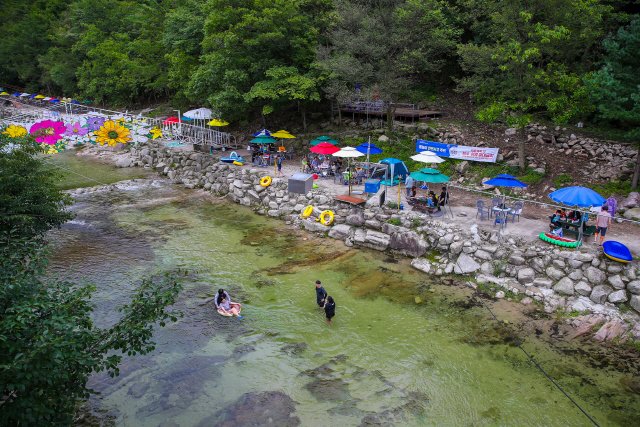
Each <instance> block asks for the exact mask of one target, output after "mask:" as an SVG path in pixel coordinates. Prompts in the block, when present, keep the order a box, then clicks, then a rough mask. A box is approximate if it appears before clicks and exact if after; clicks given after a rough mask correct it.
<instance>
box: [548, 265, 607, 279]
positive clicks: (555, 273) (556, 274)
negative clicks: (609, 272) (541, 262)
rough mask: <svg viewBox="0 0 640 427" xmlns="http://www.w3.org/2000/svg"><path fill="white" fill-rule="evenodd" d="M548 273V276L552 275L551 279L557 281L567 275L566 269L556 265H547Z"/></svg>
mask: <svg viewBox="0 0 640 427" xmlns="http://www.w3.org/2000/svg"><path fill="white" fill-rule="evenodd" d="M546 273H547V276H549V277H551V279H553V280H555V281H558V280H560V279H562V278H563V277H564V276H565V274H564V271H562V270H558V269H557V268H555V267H547V270H546ZM603 274H604V273H603Z"/></svg>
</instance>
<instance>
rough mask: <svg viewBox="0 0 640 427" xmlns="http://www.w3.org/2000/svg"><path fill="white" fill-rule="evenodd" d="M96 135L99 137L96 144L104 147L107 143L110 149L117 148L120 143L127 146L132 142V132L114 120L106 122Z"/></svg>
mask: <svg viewBox="0 0 640 427" xmlns="http://www.w3.org/2000/svg"><path fill="white" fill-rule="evenodd" d="M95 134H96V136H97V138H96V142H98V143H100V145H104V143H105V142H106V143H107V144H108V145H109V146H110V147H115V146H116V144H117V143H118V142H120V143H122V144H126V143H127V142H129V141H130V140H131V137H130V135H131V131H129V129H127V128H126V127H124V126H122V125H120V124H118V123H116V122H114V121H113V120H108V121H106V122H104V124H103V125H102V127H100V130H97V131H96V132H95Z"/></svg>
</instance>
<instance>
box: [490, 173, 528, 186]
mask: <svg viewBox="0 0 640 427" xmlns="http://www.w3.org/2000/svg"><path fill="white" fill-rule="evenodd" d="M483 184H486V185H495V186H498V187H526V186H527V184H525V183H524V182H521V181H518V179H517V178H516V177H515V176H512V175H506V174H504V175H496V177H495V178H493V179H490V180H489V181H485V182H483Z"/></svg>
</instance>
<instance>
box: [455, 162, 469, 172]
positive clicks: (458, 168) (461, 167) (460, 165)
mask: <svg viewBox="0 0 640 427" xmlns="http://www.w3.org/2000/svg"><path fill="white" fill-rule="evenodd" d="M468 170H469V162H468V161H466V160H465V161H464V162H462V163H458V165H457V166H456V172H458V173H459V174H460V175H464V174H465V173H467V171H468Z"/></svg>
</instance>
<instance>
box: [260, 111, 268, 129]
mask: <svg viewBox="0 0 640 427" xmlns="http://www.w3.org/2000/svg"><path fill="white" fill-rule="evenodd" d="M260 114H261V115H262V124H263V125H264V129H266V128H267V118H266V117H265V116H264V113H260Z"/></svg>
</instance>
